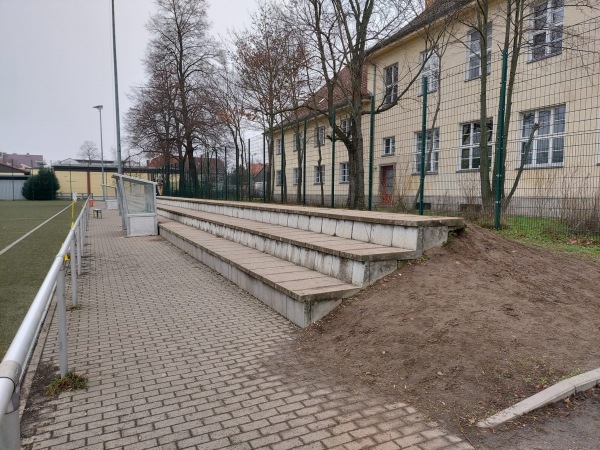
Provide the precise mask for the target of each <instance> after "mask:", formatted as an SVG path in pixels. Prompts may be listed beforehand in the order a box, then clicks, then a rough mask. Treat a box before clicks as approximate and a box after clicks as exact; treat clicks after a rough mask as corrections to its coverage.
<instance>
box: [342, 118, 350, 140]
mask: <svg viewBox="0 0 600 450" xmlns="http://www.w3.org/2000/svg"><path fill="white" fill-rule="evenodd" d="M350 126H351V125H350V119H342V120H340V129H341V130H342V132H343V133H344V134H345V135H346V137H347V138H348V139H352V136H351V135H350Z"/></svg>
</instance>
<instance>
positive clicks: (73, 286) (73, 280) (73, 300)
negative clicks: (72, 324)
mask: <svg viewBox="0 0 600 450" xmlns="http://www.w3.org/2000/svg"><path fill="white" fill-rule="evenodd" d="M74 250H75V236H73V239H71V250H70V253H71V263H70V264H71V305H73V306H77V266H76V264H75V252H74Z"/></svg>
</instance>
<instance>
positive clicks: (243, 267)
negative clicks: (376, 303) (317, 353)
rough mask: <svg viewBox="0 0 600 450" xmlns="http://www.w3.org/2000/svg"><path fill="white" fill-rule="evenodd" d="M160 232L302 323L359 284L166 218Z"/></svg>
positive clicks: (332, 305)
mask: <svg viewBox="0 0 600 450" xmlns="http://www.w3.org/2000/svg"><path fill="white" fill-rule="evenodd" d="M159 229H160V234H161V235H162V236H163V237H164V238H165V239H167V240H168V241H169V242H171V243H172V244H173V245H175V246H177V247H179V248H180V249H182V250H183V251H185V252H186V253H188V254H190V255H191V256H193V257H194V258H196V259H198V260H199V261H200V262H202V263H204V264H206V265H207V266H209V267H210V268H212V269H213V270H215V271H217V272H219V273H220V274H221V275H223V276H224V277H225V278H227V279H229V280H231V281H232V282H234V283H235V284H237V285H238V286H239V287H240V288H242V289H244V290H245V291H247V292H249V293H250V294H252V295H253V296H254V297H256V298H258V299H259V300H261V301H262V302H263V303H265V304H267V305H268V306H270V307H271V308H273V309H274V310H275V311H277V312H278V313H280V314H281V315H283V316H284V317H286V318H287V319H289V320H290V321H292V322H293V323H295V324H296V325H298V326H300V327H306V326H308V325H309V324H310V323H312V322H315V321H317V320H319V319H321V318H322V317H324V316H325V315H326V314H327V313H329V312H330V311H331V310H333V309H334V308H335V307H337V306H338V305H339V304H340V302H341V301H342V299H343V298H347V297H351V296H352V295H354V294H356V293H358V292H359V291H360V289H361V288H360V287H359V286H355V285H352V284H350V283H345V282H343V281H341V280H339V279H337V278H333V277H330V276H327V275H323V274H321V273H319V272H316V271H314V270H310V269H307V268H305V267H301V266H298V265H297V264H294V263H291V262H289V261H284V260H281V259H280V258H277V257H275V256H272V255H268V254H266V253H264V252H261V251H259V250H256V249H253V248H249V247H246V246H244V245H242V244H239V243H236V242H232V241H229V240H227V239H225V238H222V237H218V236H215V235H212V234H210V233H206V232H204V231H201V230H198V229H197V228H193V227H190V226H187V225H185V224H182V223H179V222H175V221H171V220H168V219H164V218H161V219H160V223H159Z"/></svg>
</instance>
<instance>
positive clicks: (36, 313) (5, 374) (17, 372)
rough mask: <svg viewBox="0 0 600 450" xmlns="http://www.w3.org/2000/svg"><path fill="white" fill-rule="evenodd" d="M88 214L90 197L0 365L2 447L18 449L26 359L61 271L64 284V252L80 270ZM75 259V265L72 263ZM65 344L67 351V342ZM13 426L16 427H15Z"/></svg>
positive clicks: (29, 354)
mask: <svg viewBox="0 0 600 450" xmlns="http://www.w3.org/2000/svg"><path fill="white" fill-rule="evenodd" d="M88 214H89V198H88V199H87V200H86V202H85V205H84V207H83V209H82V211H81V213H80V214H79V216H78V217H77V220H76V221H75V223H74V224H73V226H72V227H71V230H70V231H69V234H67V237H66V239H65V240H64V242H63V244H62V246H61V248H60V250H59V251H58V253H57V255H56V257H55V258H54V262H53V263H52V266H51V267H50V270H49V271H48V274H47V275H46V278H45V279H44V282H43V283H42V286H41V287H40V289H39V290H38V292H37V294H36V296H35V298H34V300H33V302H32V304H31V306H30V307H29V310H28V311H27V314H26V315H25V318H24V319H23V322H21V326H20V327H19V330H18V331H17V334H16V335H15V337H14V339H13V340H12V342H11V344H10V347H9V348H8V350H7V352H6V354H5V355H4V358H3V360H2V363H1V364H0V448H2V449H5V448H6V449H13V448H15V449H18V448H20V436H19V435H20V427H19V411H18V410H19V403H20V387H21V383H22V381H23V376H24V374H25V372H26V371H25V370H24V369H26V368H27V365H28V363H29V359H30V358H31V354H32V352H33V349H34V347H35V343H36V341H37V338H38V335H39V332H40V329H41V327H42V324H43V322H44V320H45V317H46V313H47V311H48V308H49V305H50V302H51V300H52V296H53V294H54V289H55V286H56V285H57V282H59V284H60V281H61V280H60V278H61V277H60V276H59V275H61V274H62V275H63V276H62V281H63V284H64V263H65V255H67V254H68V253H69V252H70V254H71V270H72V271H74V270H75V271H76V272H80V271H81V257H82V256H83V251H82V249H83V245H84V238H85V231H86V229H87V218H88ZM75 261H76V262H77V264H74V262H75ZM75 276H76V275H75ZM73 288H74V289H76V286H73ZM73 299H74V301H76V292H74V293H73ZM63 301H64V298H63ZM65 331H66V330H65ZM59 333H60V331H59ZM65 344H66V343H65ZM64 347H65V348H64V350H65V352H66V345H65V346H64ZM61 359H62V357H61ZM65 361H66V355H65ZM61 365H62V364H61ZM63 371H64V370H63V368H62V367H61V375H64V373H62V372H63ZM9 415H10V416H11V420H8V416H9ZM15 419H16V420H15ZM8 422H10V423H8ZM15 427H16V428H17V430H15ZM15 435H16V436H15ZM15 439H16V441H15Z"/></svg>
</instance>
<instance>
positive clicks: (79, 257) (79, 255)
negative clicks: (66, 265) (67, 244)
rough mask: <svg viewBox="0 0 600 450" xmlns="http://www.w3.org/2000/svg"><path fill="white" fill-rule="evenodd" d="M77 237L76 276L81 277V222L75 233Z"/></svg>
mask: <svg viewBox="0 0 600 450" xmlns="http://www.w3.org/2000/svg"><path fill="white" fill-rule="evenodd" d="M75 235H76V236H77V275H81V257H82V253H83V252H82V248H83V245H82V238H81V221H80V222H79V225H78V229H77V231H76V232H75Z"/></svg>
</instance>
